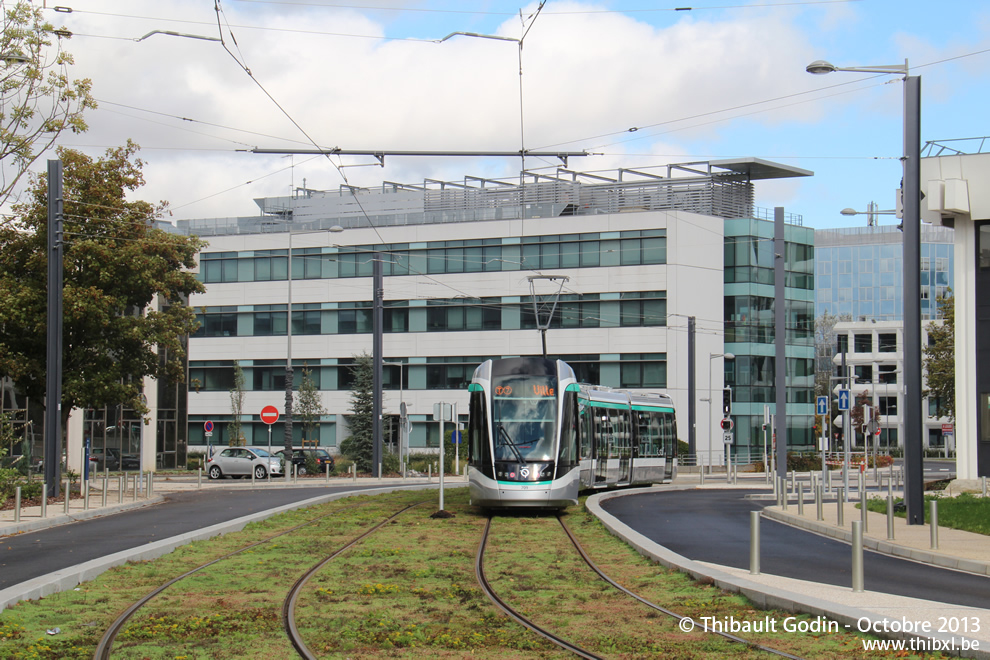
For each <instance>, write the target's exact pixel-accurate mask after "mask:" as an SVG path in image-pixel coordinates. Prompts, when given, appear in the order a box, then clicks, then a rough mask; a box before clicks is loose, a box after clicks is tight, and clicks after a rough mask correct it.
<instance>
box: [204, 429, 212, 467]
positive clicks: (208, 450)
mask: <svg viewBox="0 0 990 660" xmlns="http://www.w3.org/2000/svg"><path fill="white" fill-rule="evenodd" d="M203 430H204V431H206V433H205V435H206V458H207V459H209V458H210V457H211V456H212V453H211V449H212V448H211V447H210V444H211V441H210V438H212V437H213V422H212V421H210V420H206V423H205V424H203Z"/></svg>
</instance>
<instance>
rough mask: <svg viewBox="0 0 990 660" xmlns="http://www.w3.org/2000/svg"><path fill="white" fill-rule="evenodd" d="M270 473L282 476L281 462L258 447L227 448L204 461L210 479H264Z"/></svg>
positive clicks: (274, 475)
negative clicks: (252, 475)
mask: <svg viewBox="0 0 990 660" xmlns="http://www.w3.org/2000/svg"><path fill="white" fill-rule="evenodd" d="M269 473H271V475H272V476H273V477H280V476H282V461H281V460H280V459H279V458H277V457H275V456H272V455H271V454H269V453H268V452H267V451H266V450H264V449H262V448H260V447H227V448H226V449H224V450H223V451H221V452H219V453H217V454H214V455H213V456H212V457H210V458H209V459H208V460H207V461H206V474H207V475H209V477H210V479H222V478H224V477H233V478H235V479H240V478H241V477H249V476H251V474H254V476H255V478H257V479H264V478H266V477H267V476H268V474H269Z"/></svg>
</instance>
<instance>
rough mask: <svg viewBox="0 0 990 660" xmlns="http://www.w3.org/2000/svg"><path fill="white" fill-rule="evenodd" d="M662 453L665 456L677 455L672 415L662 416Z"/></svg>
mask: <svg viewBox="0 0 990 660" xmlns="http://www.w3.org/2000/svg"><path fill="white" fill-rule="evenodd" d="M662 442H663V452H664V455H665V456H674V455H676V454H677V423H676V421H675V420H674V415H673V414H672V413H664V414H663V441H662Z"/></svg>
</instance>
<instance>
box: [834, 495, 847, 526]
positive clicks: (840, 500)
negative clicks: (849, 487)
mask: <svg viewBox="0 0 990 660" xmlns="http://www.w3.org/2000/svg"><path fill="white" fill-rule="evenodd" d="M838 495H839V496H838V497H836V498H835V504H836V506H837V508H836V514H835V515H836V517H835V520H836V524H837V525H838V526H839V527H845V526H846V521H845V515H844V514H845V511H844V510H843V504H844V503H845V499H846V498H845V492H844V489H843V488H842V486H839V488H838Z"/></svg>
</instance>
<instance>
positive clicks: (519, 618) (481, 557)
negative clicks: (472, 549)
mask: <svg viewBox="0 0 990 660" xmlns="http://www.w3.org/2000/svg"><path fill="white" fill-rule="evenodd" d="M491 526H492V518H491V516H489V517H488V522H487V523H486V524H485V531H484V533H483V534H482V535H481V543H480V544H479V545H478V554H477V557H476V559H475V562H474V573H475V575H476V576H477V578H478V584H479V585H481V590H482V591H483V592H485V595H486V596H488V599H489V600H491V601H492V602H493V603H495V606H496V607H498V608H499V609H500V610H502V611H503V612H505V613H506V614H507V615H508V616H509V617H510V618H511V619H513V620H514V621H516V623H519V624H521V625H522V626H524V627H525V628H527V629H529V630H531V631H532V632H534V633H536V634H537V635H539V636H540V637H542V638H544V639H546V640H548V641H550V642H552V643H554V644H556V645H557V646H559V647H561V648H563V649H565V650H567V651H570V652H571V653H574V654H575V655H577V656H579V657H581V658H587V659H588V660H604V659H603V658H602V656H600V655H595V654H594V653H591V652H589V651H586V650H584V649H582V648H581V647H579V646H575V645H574V644H571V643H570V642H568V641H567V640H565V639H562V638H560V637H557V636H556V635H554V634H553V633H551V632H549V631H547V630H545V629H543V628H541V627H540V626H538V625H536V624H535V623H533V622H532V621H530V620H529V619H527V618H526V617H524V616H523V615H521V614H520V613H519V612H517V611H516V610H514V609H513V608H512V607H510V606H509V605H508V604H507V603H506V602H505V601H504V600H502V599H501V598H499V596H498V594H496V593H495V591H494V590H493V589H492V587H491V585H490V584H489V583H488V578H486V577H485V568H484V561H485V546H486V545H487V544H488V533H489V531H490V530H491Z"/></svg>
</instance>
